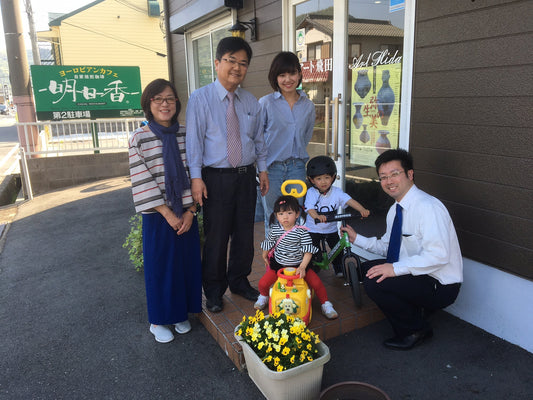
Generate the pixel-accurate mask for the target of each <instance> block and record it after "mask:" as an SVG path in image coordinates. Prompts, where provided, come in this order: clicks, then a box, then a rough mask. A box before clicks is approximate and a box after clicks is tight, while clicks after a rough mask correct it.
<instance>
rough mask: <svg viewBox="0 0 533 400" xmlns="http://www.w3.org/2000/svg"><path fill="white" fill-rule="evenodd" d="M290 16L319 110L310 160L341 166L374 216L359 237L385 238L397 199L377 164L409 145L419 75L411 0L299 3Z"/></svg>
mask: <svg viewBox="0 0 533 400" xmlns="http://www.w3.org/2000/svg"><path fill="white" fill-rule="evenodd" d="M406 3H408V4H407V6H408V8H409V7H411V8H412V7H413V4H412V3H413V1H409V0H408V1H407V2H406ZM289 18H292V19H291V20H290V23H289V24H288V26H289V27H291V28H290V29H291V36H292V37H291V38H290V40H289V41H288V42H289V47H291V50H292V51H294V52H295V53H296V54H297V55H298V57H299V58H300V61H301V63H302V72H303V79H302V89H303V90H304V91H305V92H306V93H307V95H308V97H309V98H310V99H311V100H312V101H313V102H314V103H315V107H316V115H317V120H316V124H315V131H314V135H313V138H312V139H311V143H310V144H309V146H308V152H309V155H310V156H311V157H313V156H316V155H319V154H327V155H329V156H330V157H332V158H333V159H334V160H335V161H336V163H337V169H338V171H339V176H340V179H339V180H338V181H337V182H336V185H337V186H339V187H341V188H343V189H344V190H345V191H346V192H347V193H348V194H350V195H351V196H352V197H353V198H354V199H356V200H357V201H359V202H360V203H362V204H363V205H364V206H365V207H367V208H368V209H370V210H371V215H372V217H371V218H369V219H368V220H367V221H365V223H364V224H362V225H361V227H360V229H359V231H360V232H361V233H362V234H372V235H378V236H380V235H381V233H382V232H383V231H384V228H385V214H386V212H387V210H388V208H389V206H390V204H391V203H392V201H391V200H390V199H389V198H388V196H386V195H385V194H384V193H383V191H382V190H381V187H380V185H379V182H378V181H377V174H376V171H375V167H374V161H375V159H376V157H377V156H378V155H379V154H380V153H382V152H383V151H385V150H387V149H389V148H396V147H403V148H407V144H408V134H409V132H408V127H409V108H410V107H409V102H410V84H409V82H410V74H411V72H410V71H411V70H410V67H407V66H406V61H405V59H406V58H407V59H408V60H412V58H411V55H410V54H409V53H412V50H411V48H412V45H411V43H412V40H413V39H412V33H409V34H408V35H406V28H405V26H406V21H409V20H410V19H409V18H406V10H405V6H404V2H403V1H395V0H386V1H385V0H384V1H379V0H307V1H305V0H304V1H302V0H292V2H291V7H290V10H289ZM413 19H414V18H413ZM408 25H409V24H408ZM409 29H410V28H409ZM406 36H407V38H406ZM409 63H411V62H410V61H409ZM406 71H407V75H406ZM402 89H403V90H402ZM369 222H372V223H369Z"/></svg>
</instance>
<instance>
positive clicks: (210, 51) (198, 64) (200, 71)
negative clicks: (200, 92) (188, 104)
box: [192, 27, 228, 89]
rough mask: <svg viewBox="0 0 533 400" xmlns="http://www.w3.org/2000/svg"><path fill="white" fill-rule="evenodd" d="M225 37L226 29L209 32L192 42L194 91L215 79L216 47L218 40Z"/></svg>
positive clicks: (226, 34)
mask: <svg viewBox="0 0 533 400" xmlns="http://www.w3.org/2000/svg"><path fill="white" fill-rule="evenodd" d="M226 36H228V27H224V28H222V29H218V30H215V31H212V32H209V33H208V34H207V35H205V36H202V37H200V38H198V39H194V40H193V41H192V45H193V57H194V71H195V74H194V75H195V89H198V88H199V87H202V86H205V85H207V84H209V83H211V82H213V81H214V80H215V79H216V74H215V69H214V65H215V55H216V46H217V44H218V42H219V41H220V39H222V38H224V37H226Z"/></svg>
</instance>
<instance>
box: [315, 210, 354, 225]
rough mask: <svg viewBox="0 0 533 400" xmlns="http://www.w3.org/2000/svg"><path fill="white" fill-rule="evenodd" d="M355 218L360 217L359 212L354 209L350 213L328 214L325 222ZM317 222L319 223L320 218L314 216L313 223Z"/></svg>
mask: <svg viewBox="0 0 533 400" xmlns="http://www.w3.org/2000/svg"><path fill="white" fill-rule="evenodd" d="M355 218H361V213H360V212H357V211H354V212H351V213H342V214H334V215H328V216H327V219H326V222H336V221H346V220H349V219H355ZM318 223H320V220H319V219H318V218H315V224H318Z"/></svg>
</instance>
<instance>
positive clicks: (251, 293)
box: [231, 286, 259, 301]
mask: <svg viewBox="0 0 533 400" xmlns="http://www.w3.org/2000/svg"><path fill="white" fill-rule="evenodd" d="M231 293H234V294H238V295H239V296H242V297H244V298H245V299H246V300H250V301H257V298H258V297H259V291H258V290H257V289H254V288H253V287H251V286H250V287H248V288H246V289H244V290H235V291H233V290H232V291H231Z"/></svg>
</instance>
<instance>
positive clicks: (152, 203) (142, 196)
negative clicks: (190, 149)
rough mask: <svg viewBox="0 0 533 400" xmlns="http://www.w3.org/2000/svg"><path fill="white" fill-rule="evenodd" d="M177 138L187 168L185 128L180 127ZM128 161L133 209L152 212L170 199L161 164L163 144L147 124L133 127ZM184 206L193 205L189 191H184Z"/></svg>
mask: <svg viewBox="0 0 533 400" xmlns="http://www.w3.org/2000/svg"><path fill="white" fill-rule="evenodd" d="M176 140H177V141H178V146H179V149H180V153H181V159H182V160H183V165H184V166H185V168H186V170H187V171H186V172H187V176H189V171H188V169H187V158H186V155H185V129H184V127H182V126H180V128H179V130H178V132H176ZM129 164H130V177H131V190H132V192H133V204H134V205H135V211H136V212H154V211H155V210H154V208H155V207H157V206H161V205H163V204H166V205H167V206H169V207H170V202H169V201H168V200H167V197H166V194H165V166H164V164H163V143H162V142H161V140H159V139H158V138H157V136H156V135H155V134H154V133H153V132H152V131H151V130H150V128H149V127H148V126H147V125H146V126H143V127H141V128H139V129H137V130H135V131H134V132H133V133H132V134H131V136H130V139H129ZM182 202H183V207H188V206H190V205H192V204H193V199H192V195H191V190H190V189H187V190H184V191H183V196H182Z"/></svg>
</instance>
